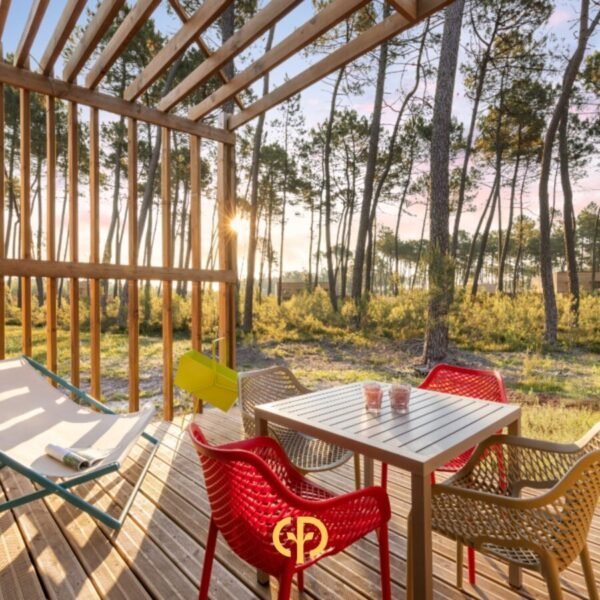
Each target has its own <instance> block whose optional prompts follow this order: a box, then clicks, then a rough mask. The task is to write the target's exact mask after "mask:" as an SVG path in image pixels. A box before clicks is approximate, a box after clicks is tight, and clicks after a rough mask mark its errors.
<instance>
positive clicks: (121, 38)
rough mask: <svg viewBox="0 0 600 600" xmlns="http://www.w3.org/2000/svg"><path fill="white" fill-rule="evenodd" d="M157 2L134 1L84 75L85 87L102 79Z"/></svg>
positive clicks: (150, 0) (96, 83) (95, 84)
mask: <svg viewBox="0 0 600 600" xmlns="http://www.w3.org/2000/svg"><path fill="white" fill-rule="evenodd" d="M159 3H160V0H138V1H137V2H136V4H135V5H134V7H133V8H132V9H131V10H130V11H129V13H128V14H127V16H126V17H125V18H124V19H123V21H122V22H121V24H120V25H119V28H118V29H117V31H116V32H115V34H114V35H113V36H112V38H110V40H109V42H108V44H106V46H105V47H104V49H103V50H102V52H101V53H100V56H99V57H98V58H97V59H96V62H95V63H94V65H93V66H92V67H91V69H90V70H89V71H88V73H87V75H86V77H85V87H88V88H95V87H96V86H97V85H98V84H99V83H100V81H102V79H103V77H104V76H105V75H106V73H108V70H109V69H110V68H111V66H112V65H113V64H114V62H115V61H116V60H117V58H119V55H120V54H121V53H122V52H123V50H124V49H125V48H126V47H127V45H128V44H129V42H130V41H131V40H132V39H133V38H134V37H135V35H136V34H137V33H138V31H139V30H140V29H141V28H142V27H143V26H144V24H145V23H146V21H147V20H148V18H149V17H150V15H151V14H152V13H153V12H154V9H155V8H156V7H157V6H158V4H159Z"/></svg>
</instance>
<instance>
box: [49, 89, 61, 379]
mask: <svg viewBox="0 0 600 600" xmlns="http://www.w3.org/2000/svg"><path fill="white" fill-rule="evenodd" d="M55 104H56V103H55V101H54V98H52V96H47V97H46V132H47V134H46V259H47V260H48V261H54V260H56V235H55V232H56V105H55ZM56 304H57V287H56V278H54V277H47V278H46V365H47V366H48V368H49V369H50V370H51V371H52V372H53V373H56V371H57V366H58V347H57V333H56V332H57V312H56V311H57V305H56Z"/></svg>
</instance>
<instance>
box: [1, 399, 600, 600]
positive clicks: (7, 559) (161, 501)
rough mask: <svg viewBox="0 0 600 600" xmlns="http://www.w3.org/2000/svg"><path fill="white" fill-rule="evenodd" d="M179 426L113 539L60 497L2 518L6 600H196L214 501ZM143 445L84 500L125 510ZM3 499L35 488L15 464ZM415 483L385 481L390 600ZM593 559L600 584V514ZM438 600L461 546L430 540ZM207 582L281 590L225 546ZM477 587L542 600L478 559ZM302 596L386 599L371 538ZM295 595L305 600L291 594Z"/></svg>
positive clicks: (312, 576)
mask: <svg viewBox="0 0 600 600" xmlns="http://www.w3.org/2000/svg"><path fill="white" fill-rule="evenodd" d="M199 420H200V422H201V423H202V427H203V428H204V430H205V432H206V433H207V435H208V437H209V438H210V439H211V441H213V442H224V441H227V440H233V439H237V438H239V437H240V421H239V413H237V412H235V411H233V412H232V413H231V414H229V415H224V414H223V413H221V412H217V411H208V412H207V413H206V414H205V415H203V416H201V417H199ZM180 425H182V423H181V421H180V422H179V425H176V424H168V423H157V424H155V425H154V426H153V430H154V433H155V435H157V436H158V437H159V438H160V439H161V440H162V444H161V447H160V449H159V451H158V454H157V457H156V458H155V460H154V463H153V465H152V468H151V471H150V474H149V475H148V477H147V478H146V481H145V483H144V485H143V488H142V493H140V494H139V496H138V498H137V500H136V502H135V504H134V506H133V509H132V510H131V513H130V516H129V518H128V519H127V521H126V522H125V524H124V526H123V528H122V530H121V531H120V532H118V533H114V532H111V531H110V530H108V529H106V528H104V527H102V526H98V525H97V524H96V522H95V521H93V520H92V519H91V518H90V517H88V516H87V515H83V514H80V513H78V512H77V511H76V510H74V509H73V508H71V507H70V506H69V505H67V504H65V503H64V502H63V501H62V500H60V499H57V498H47V499H45V500H38V501H36V502H34V503H31V504H29V505H27V506H25V507H21V508H19V509H17V510H15V511H14V513H13V512H7V513H2V514H1V515H0V600H17V599H22V600H35V599H37V598H44V597H50V598H57V599H60V600H67V599H69V598H83V599H86V600H87V599H94V598H131V599H133V598H135V599H136V600H137V599H141V598H165V599H169V600H170V599H171V598H185V599H191V598H194V597H196V594H197V586H198V580H199V577H200V570H201V563H202V560H203V557H204V549H203V546H204V543H205V538H206V534H207V528H208V520H209V506H208V502H207V498H206V495H205V492H204V486H203V479H202V474H201V471H200V467H199V465H198V461H197V459H196V456H195V453H194V451H193V449H192V447H191V446H190V443H189V442H188V440H187V437H186V434H185V433H183V432H182V429H181V428H180ZM147 453H148V448H147V447H146V445H145V444H144V443H141V444H140V445H138V446H136V447H135V448H134V450H133V452H132V454H131V457H130V460H129V461H128V462H127V464H126V465H125V466H124V471H123V475H124V478H119V477H116V476H107V477H106V478H105V479H104V480H103V481H102V482H101V483H99V484H98V483H96V484H86V485H83V486H81V489H80V493H82V494H85V496H86V497H87V499H88V500H93V501H95V502H97V503H98V504H100V505H101V506H102V507H104V508H109V509H112V510H118V509H119V507H120V506H122V504H123V503H124V502H125V501H126V499H127V497H128V494H129V491H130V490H131V486H132V483H133V482H134V481H135V480H136V478H137V476H138V474H139V472H140V469H141V467H142V465H143V463H144V460H145V457H146V456H147ZM318 479H319V480H321V481H322V483H323V484H324V485H326V486H328V487H329V488H330V489H333V490H335V491H340V492H341V491H349V490H351V489H352V486H353V482H354V476H353V469H352V465H351V464H347V465H345V466H344V467H342V468H340V469H338V470H336V471H332V472H328V473H325V474H322V475H320V476H319V477H318ZM0 483H1V487H0V501H1V500H3V499H4V497H6V496H8V497H9V498H12V497H16V496H17V495H20V494H21V493H23V492H26V491H29V490H30V489H31V485H30V484H29V483H28V482H27V481H25V480H24V479H22V478H20V477H18V476H16V475H15V474H14V473H11V472H10V471H9V470H8V469H3V470H2V471H0ZM409 491H410V490H409V482H408V479H407V477H406V476H404V475H402V474H401V473H399V472H397V471H393V470H392V472H391V474H390V483H389V492H390V496H391V501H392V508H393V512H394V514H393V517H392V533H391V540H390V542H391V552H392V578H393V589H392V593H393V597H394V598H404V596H405V591H404V581H405V571H406V563H405V557H406V516H407V513H408V510H409V503H408V501H409ZM589 539H590V544H591V554H592V560H593V563H594V566H595V568H596V569H597V572H598V575H599V578H600V510H599V511H597V514H596V519H595V521H594V524H593V527H592V531H591V533H590V538H589ZM434 549H435V556H434V572H435V596H436V598H461V597H463V592H460V591H458V590H457V589H456V588H455V587H454V580H455V575H454V573H455V559H454V553H455V550H454V546H453V544H451V543H450V542H448V541H446V540H443V539H441V538H436V539H435V542H434ZM217 559H218V562H216V563H215V566H214V569H213V576H212V584H211V597H212V598H215V599H216V600H221V599H227V598H230V599H231V600H244V599H246V598H249V599H250V598H271V597H272V596H271V595H272V594H273V593H274V590H275V585H276V584H275V583H274V582H273V585H272V587H271V590H269V588H263V587H261V586H260V585H258V584H257V583H256V576H255V572H254V571H253V569H252V568H250V567H249V566H248V565H246V564H245V563H243V562H241V561H240V560H238V559H237V558H236V557H235V556H234V555H232V553H231V552H230V551H229V550H228V548H227V547H226V546H225V544H224V543H222V542H221V543H219V545H218V548H217ZM477 570H478V584H477V587H470V586H469V585H468V584H466V587H465V590H464V596H465V597H469V598H486V599H491V598H500V599H503V600H504V599H511V598H522V597H525V598H532V597H533V598H545V597H547V595H546V587H545V584H544V582H543V581H542V579H541V578H540V577H538V576H536V575H534V574H528V573H526V574H525V576H524V582H525V587H524V589H523V590H521V592H520V593H516V592H514V591H513V590H511V589H510V588H509V587H508V586H507V583H506V581H507V578H506V567H505V566H503V565H501V564H499V563H496V562H494V561H491V560H489V559H486V558H483V557H481V556H478V562H477ZM305 582H306V592H305V594H304V596H305V597H306V598H310V599H315V598H336V599H344V600H358V599H361V598H370V599H375V598H378V597H379V572H378V557H377V546H376V540H375V539H374V538H373V537H370V538H368V539H365V540H362V541H360V542H359V543H357V544H355V545H354V546H352V547H351V548H350V549H349V550H348V551H347V552H344V553H342V554H340V555H337V556H333V557H329V558H327V559H325V560H323V561H322V562H321V563H319V564H318V565H316V566H315V567H313V568H311V569H309V570H308V571H307V573H306V576H305ZM563 588H564V591H565V598H566V599H572V598H587V594H586V591H585V584H584V581H583V575H582V572H581V567H580V565H579V564H575V565H573V566H572V568H570V569H569V570H568V571H567V572H566V573H564V574H563ZM294 597H295V598H297V597H298V593H297V591H294Z"/></svg>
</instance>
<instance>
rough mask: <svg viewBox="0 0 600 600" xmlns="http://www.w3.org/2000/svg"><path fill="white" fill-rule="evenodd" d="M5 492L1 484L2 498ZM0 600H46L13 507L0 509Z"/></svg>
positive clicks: (1, 498) (0, 496) (4, 499)
mask: <svg viewBox="0 0 600 600" xmlns="http://www.w3.org/2000/svg"><path fill="white" fill-rule="evenodd" d="M5 501H6V496H5V495H4V492H3V490H2V487H1V486H0V502H5ZM0 531H1V532H2V535H0V600H44V598H45V595H44V591H43V590H42V586H41V585H40V582H39V579H38V577H37V573H36V571H35V567H34V566H33V564H32V563H31V559H30V556H29V553H28V552H27V547H26V546H25V542H24V541H23V538H22V536H21V532H20V530H19V527H18V525H17V523H16V521H15V520H14V518H13V515H12V513H11V512H10V511H5V512H2V513H0Z"/></svg>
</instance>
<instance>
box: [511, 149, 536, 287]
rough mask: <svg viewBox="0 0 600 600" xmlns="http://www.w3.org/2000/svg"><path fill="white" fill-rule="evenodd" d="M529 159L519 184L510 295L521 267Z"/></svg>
mask: <svg viewBox="0 0 600 600" xmlns="http://www.w3.org/2000/svg"><path fill="white" fill-rule="evenodd" d="M530 160H531V159H530V158H529V157H527V160H526V162H525V173H524V174H523V180H522V182H521V191H520V194H519V216H520V227H519V243H518V245H517V257H516V258H515V266H514V270H513V282H512V293H513V294H516V293H517V282H518V277H519V269H520V265H521V259H522V256H523V241H524V240H523V196H524V195H525V185H526V183H527V173H528V172H529V163H530Z"/></svg>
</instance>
